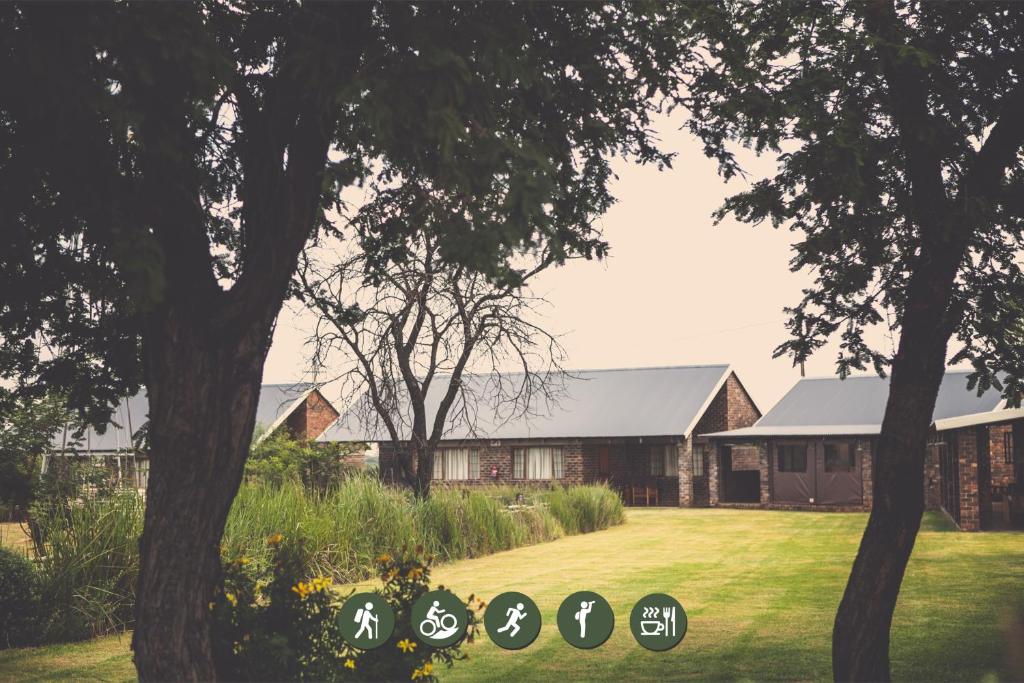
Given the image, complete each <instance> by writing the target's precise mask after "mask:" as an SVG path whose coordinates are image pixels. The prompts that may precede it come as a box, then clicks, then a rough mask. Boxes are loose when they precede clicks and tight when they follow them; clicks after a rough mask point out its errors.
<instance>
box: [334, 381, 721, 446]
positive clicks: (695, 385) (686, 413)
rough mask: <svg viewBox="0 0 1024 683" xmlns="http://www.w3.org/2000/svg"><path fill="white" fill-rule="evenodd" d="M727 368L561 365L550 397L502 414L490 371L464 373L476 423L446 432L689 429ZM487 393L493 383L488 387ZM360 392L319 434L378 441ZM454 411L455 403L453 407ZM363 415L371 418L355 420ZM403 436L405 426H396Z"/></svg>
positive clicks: (433, 401)
mask: <svg viewBox="0 0 1024 683" xmlns="http://www.w3.org/2000/svg"><path fill="white" fill-rule="evenodd" d="M730 372H731V370H730V368H729V366H728V365H688V366H676V367H657V368H621V369H613V370H574V371H569V372H567V373H564V374H563V375H561V377H560V381H557V382H556V385H557V386H559V388H560V391H559V396H558V398H557V402H556V403H555V404H554V405H531V406H530V410H529V411H527V412H528V415H527V416H524V417H517V418H516V419H504V418H503V416H502V415H501V413H500V408H499V409H498V410H499V414H498V415H495V414H494V413H495V405H494V404H495V403H496V401H494V400H491V401H488V400H487V398H486V397H487V396H488V393H489V390H488V389H487V388H486V387H487V386H488V385H489V380H490V378H492V377H493V376H492V375H471V376H469V377H467V378H466V379H465V380H464V381H466V382H468V383H470V384H471V386H472V387H473V389H474V390H475V391H476V395H478V396H482V397H484V398H481V399H478V400H477V401H476V405H477V409H476V417H475V428H474V429H472V430H471V429H469V428H468V427H467V426H466V425H465V424H459V423H457V422H456V420H454V419H452V418H450V419H449V424H448V429H447V432H446V434H445V438H446V439H469V438H482V439H554V438H593V437H609V438H610V437H636V436H672V435H689V433H690V431H692V429H693V427H694V426H695V425H696V424H697V420H698V419H699V418H700V416H701V415H702V414H703V413H704V411H705V410H706V409H707V406H708V404H709V403H710V402H711V400H712V399H713V398H714V396H715V394H716V393H717V392H718V389H719V388H720V387H721V386H722V384H724V382H725V380H726V378H727V377H728V376H729V373H730ZM445 387H447V381H446V378H440V377H439V378H438V379H437V380H435V382H434V384H432V385H431V388H430V391H428V394H427V401H426V410H427V415H428V416H430V419H431V420H432V419H433V416H434V415H435V414H436V413H437V408H438V404H439V403H440V398H441V395H442V392H443V391H444V388H445ZM490 393H491V395H493V391H491V392H490ZM366 400H367V399H366V398H365V397H364V398H362V399H359V401H357V403H356V407H355V408H353V409H351V410H349V411H347V412H346V413H345V414H344V415H342V417H340V418H338V420H337V421H336V422H335V423H334V424H333V425H331V427H330V428H328V430H327V431H326V432H324V434H323V435H322V436H321V437H320V438H319V439H318V440H319V441H384V440H387V436H386V435H387V432H386V431H385V429H384V428H383V425H381V424H380V423H379V421H378V420H377V419H375V417H371V418H369V419H368V420H367V419H366V417H365V415H373V413H372V411H367V410H362V408H364V407H365V404H364V403H362V402H363V401H366ZM452 412H455V411H452ZM363 421H367V422H370V424H362V422H363ZM403 436H407V434H403Z"/></svg>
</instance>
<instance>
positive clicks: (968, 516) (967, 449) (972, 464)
mask: <svg viewBox="0 0 1024 683" xmlns="http://www.w3.org/2000/svg"><path fill="white" fill-rule="evenodd" d="M952 436H953V438H955V439H956V442H957V446H956V449H957V456H958V458H959V460H960V528H961V529H963V530H964V531H979V530H980V529H981V505H980V499H979V495H978V493H979V492H978V488H979V487H978V440H977V431H976V430H975V429H974V428H973V427H971V428H967V429H958V430H956V431H955V432H953V433H952Z"/></svg>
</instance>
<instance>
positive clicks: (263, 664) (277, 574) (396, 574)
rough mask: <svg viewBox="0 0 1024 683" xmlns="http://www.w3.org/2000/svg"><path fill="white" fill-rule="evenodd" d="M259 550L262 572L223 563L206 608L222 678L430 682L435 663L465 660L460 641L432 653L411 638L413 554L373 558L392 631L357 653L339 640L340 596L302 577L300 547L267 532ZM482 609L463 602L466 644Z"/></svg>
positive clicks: (425, 575) (421, 582)
mask: <svg viewBox="0 0 1024 683" xmlns="http://www.w3.org/2000/svg"><path fill="white" fill-rule="evenodd" d="M267 545H268V546H269V547H270V552H271V562H270V565H269V566H268V567H266V568H265V569H262V570H253V569H252V566H253V565H252V564H251V563H250V561H249V560H248V558H246V557H239V558H236V559H234V560H232V561H230V562H227V563H226V565H225V579H224V586H223V589H222V590H221V591H220V592H219V593H218V595H217V597H216V599H215V601H214V602H213V603H211V609H212V610H213V613H214V627H213V628H214V637H213V643H214V648H215V661H216V664H217V670H218V673H219V674H220V675H221V676H223V677H224V678H225V679H226V680H248V681H294V680H316V681H334V680H341V681H346V680H347V681H352V680H360V681H362V680H367V681H393V680H410V679H411V680H422V681H435V680H437V678H436V676H435V675H434V673H433V672H434V668H435V666H436V665H437V664H438V663H444V664H447V665H448V666H449V667H450V666H451V665H452V664H453V663H454V662H455V661H457V660H459V659H463V658H465V654H464V653H462V651H461V643H462V641H460V642H459V643H457V644H455V645H453V646H450V647H446V648H434V647H431V646H429V645H427V644H425V643H422V642H420V641H418V640H417V639H416V638H415V635H414V633H413V624H412V605H413V603H414V602H415V601H416V600H417V599H418V598H419V597H420V596H421V595H423V594H424V593H426V592H427V591H429V590H430V566H429V562H423V561H421V560H420V559H419V558H418V557H417V556H416V555H411V556H409V557H406V558H404V559H400V560H396V559H394V558H392V557H391V556H390V555H382V556H380V557H379V558H377V570H378V572H377V573H378V575H379V576H380V577H381V579H382V581H383V584H384V585H383V588H382V589H380V590H379V592H380V594H381V595H382V596H383V597H384V598H385V599H386V600H387V602H388V604H389V605H390V606H391V608H392V609H393V610H394V611H395V616H396V622H395V630H394V632H393V634H392V635H391V637H390V638H389V639H388V641H387V642H386V643H384V644H383V645H381V646H380V647H378V648H375V649H373V650H367V651H360V650H356V649H353V648H352V647H350V646H348V645H347V644H346V643H345V641H344V639H343V638H342V636H341V632H340V629H339V620H338V617H339V613H340V610H341V607H342V606H343V605H344V599H342V598H340V597H339V596H338V594H337V592H336V590H335V589H334V588H333V587H332V586H333V582H332V580H331V578H330V577H323V576H317V577H313V578H308V573H307V572H308V568H307V567H306V565H305V563H304V560H305V557H306V553H305V552H304V551H303V550H302V549H301V545H302V542H301V541H292V540H290V539H286V538H285V537H284V536H282V535H281V534H274V535H273V536H271V537H270V538H269V539H268V541H267ZM482 608H483V603H479V604H478V605H476V606H475V608H474V605H473V596H470V597H469V605H468V607H467V609H468V612H469V628H468V631H467V636H466V638H465V640H466V641H468V642H472V640H473V638H474V637H475V635H476V632H477V630H478V627H479V619H478V618H477V617H476V614H475V609H482Z"/></svg>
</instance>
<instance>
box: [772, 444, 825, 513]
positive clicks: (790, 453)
mask: <svg viewBox="0 0 1024 683" xmlns="http://www.w3.org/2000/svg"><path fill="white" fill-rule="evenodd" d="M774 468H775V471H774V472H773V473H772V483H773V485H774V490H775V491H774V502H776V503H792V504H794V505H807V504H808V503H813V502H814V499H815V490H814V489H815V484H814V480H815V476H816V468H815V467H814V442H811V441H782V442H776V443H775V464H774Z"/></svg>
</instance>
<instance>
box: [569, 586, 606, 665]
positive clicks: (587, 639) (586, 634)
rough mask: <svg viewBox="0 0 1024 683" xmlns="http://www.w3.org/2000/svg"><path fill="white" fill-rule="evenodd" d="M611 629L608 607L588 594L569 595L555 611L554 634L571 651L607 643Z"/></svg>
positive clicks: (595, 594) (592, 594) (599, 599)
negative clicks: (561, 638)
mask: <svg viewBox="0 0 1024 683" xmlns="http://www.w3.org/2000/svg"><path fill="white" fill-rule="evenodd" d="M614 628H615V613H614V612H612V608H611V606H610V605H609V604H608V601H607V600H605V599H604V598H602V597H601V596H600V595H598V594H597V593H594V592H592V591H579V592H577V593H573V594H572V595H570V596H569V597H567V598H566V599H565V600H563V601H562V604H561V606H560V607H559V608H558V630H559V632H561V634H562V637H563V638H565V640H566V642H567V643H569V644H570V645H572V646H573V647H578V648H580V649H583V650H589V649H591V648H595V647H597V646H599V645H601V644H603V643H604V642H605V641H606V640H608V637H609V636H611V634H612V630H613V629H614Z"/></svg>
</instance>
